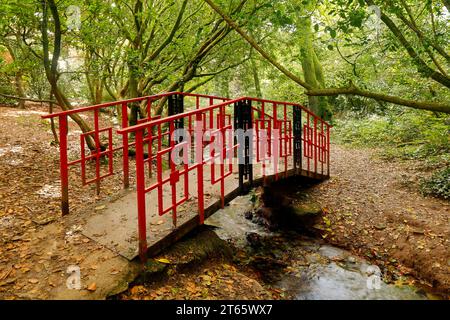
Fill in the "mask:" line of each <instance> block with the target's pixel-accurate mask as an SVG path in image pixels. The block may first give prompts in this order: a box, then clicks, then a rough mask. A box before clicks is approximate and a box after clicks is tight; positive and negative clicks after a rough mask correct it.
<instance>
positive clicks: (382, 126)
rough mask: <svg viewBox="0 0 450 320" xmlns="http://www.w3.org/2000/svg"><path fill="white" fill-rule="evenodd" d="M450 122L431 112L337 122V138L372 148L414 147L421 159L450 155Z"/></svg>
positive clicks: (346, 119)
mask: <svg viewBox="0 0 450 320" xmlns="http://www.w3.org/2000/svg"><path fill="white" fill-rule="evenodd" d="M448 122H449V119H448V118H446V117H439V116H436V115H434V114H433V113H431V112H420V111H407V112H404V113H403V114H398V113H394V112H393V111H391V112H389V113H388V114H387V115H385V116H380V115H371V116H368V117H365V118H361V119H356V120H355V119H354V118H353V119H351V118H348V117H347V118H344V119H341V120H337V126H336V128H335V131H336V135H337V138H338V139H339V140H340V141H342V142H343V143H351V144H355V145H361V146H362V145H364V146H370V147H381V146H384V147H390V146H395V147H400V148H402V147H407V146H412V149H413V150H414V152H411V153H414V154H415V155H416V156H417V157H419V158H420V157H422V158H423V157H426V156H428V155H434V154H442V153H445V152H450V125H449V123H448Z"/></svg>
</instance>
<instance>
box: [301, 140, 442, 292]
mask: <svg viewBox="0 0 450 320" xmlns="http://www.w3.org/2000/svg"><path fill="white" fill-rule="evenodd" d="M331 163H332V172H331V175H332V177H331V179H330V180H329V181H326V182H324V183H323V184H320V185H317V186H314V187H312V189H310V190H309V191H308V193H309V194H310V196H311V197H313V198H315V199H317V200H318V201H320V203H321V204H322V206H323V207H324V208H325V211H326V214H325V215H324V217H323V222H322V228H323V229H324V230H325V232H324V234H323V236H324V237H326V239H328V241H329V242H331V243H332V244H335V245H338V246H342V247H345V248H347V249H350V250H352V251H353V252H355V253H357V254H359V255H361V256H364V257H366V258H369V259H371V260H372V261H374V262H375V263H376V264H378V265H380V266H381V267H382V268H383V270H384V271H385V272H386V274H387V276H391V277H393V278H396V279H397V280H396V281H398V282H401V279H402V277H401V276H402V275H407V274H412V275H413V276H414V277H416V278H418V279H421V280H422V281H423V282H424V283H426V284H428V285H430V286H432V287H433V288H434V289H437V290H438V291H439V292H441V293H446V294H447V295H448V294H450V202H448V201H445V200H439V199H436V198H428V197H424V196H422V195H421V194H420V193H419V188H418V183H419V178H418V176H420V175H421V174H422V173H421V163H420V162H413V161H405V162H394V161H386V160H382V159H380V158H379V157H377V156H376V153H375V152H374V151H373V150H368V149H366V150H361V149H354V148H346V147H342V146H337V145H334V146H333V147H332V154H331Z"/></svg>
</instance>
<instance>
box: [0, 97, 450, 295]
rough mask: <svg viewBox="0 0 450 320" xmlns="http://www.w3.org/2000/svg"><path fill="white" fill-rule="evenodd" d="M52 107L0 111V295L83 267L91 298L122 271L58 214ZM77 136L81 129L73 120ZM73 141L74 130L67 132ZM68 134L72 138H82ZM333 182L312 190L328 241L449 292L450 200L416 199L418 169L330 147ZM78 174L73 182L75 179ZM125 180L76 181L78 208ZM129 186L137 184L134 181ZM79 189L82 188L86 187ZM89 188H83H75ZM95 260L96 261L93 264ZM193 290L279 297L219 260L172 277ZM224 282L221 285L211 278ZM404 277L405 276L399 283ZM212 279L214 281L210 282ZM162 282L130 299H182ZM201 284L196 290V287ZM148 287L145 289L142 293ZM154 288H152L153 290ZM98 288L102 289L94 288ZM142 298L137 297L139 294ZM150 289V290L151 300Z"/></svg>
mask: <svg viewBox="0 0 450 320" xmlns="http://www.w3.org/2000/svg"><path fill="white" fill-rule="evenodd" d="M44 113H46V108H45V107H44V108H42V107H40V106H39V105H31V106H30V107H28V109H27V110H23V111H22V110H18V109H14V108H6V107H1V108H0V132H1V134H0V298H3V299H28V298H31V299H48V298H51V297H54V291H55V290H56V289H57V288H58V287H59V286H60V285H61V284H64V283H65V279H66V278H67V274H66V273H65V271H66V267H67V265H70V264H75V265H80V266H81V268H82V272H83V278H82V280H83V283H86V285H89V286H90V290H85V295H86V298H89V297H90V295H91V296H93V292H95V291H96V289H95V283H94V282H93V281H92V280H91V278H90V275H91V274H92V273H94V272H95V271H96V270H98V269H99V268H100V269H101V268H105V270H104V273H105V274H106V275H107V276H110V277H114V276H118V274H120V273H122V272H125V271H124V270H121V268H122V267H123V264H121V263H119V262H118V261H119V260H117V263H116V264H115V265H114V264H112V265H111V264H106V265H105V264H104V262H105V261H106V260H108V259H109V260H111V259H113V258H114V256H116V254H113V253H112V252H111V251H109V250H107V249H105V248H104V247H102V246H100V245H98V244H97V243H94V242H93V241H92V240H90V239H88V238H86V237H84V236H83V235H81V234H80V233H79V232H78V231H77V225H79V223H80V221H77V215H76V214H74V215H70V217H69V218H64V219H63V218H61V217H60V208H59V205H60V202H59V187H58V180H59V173H58V171H59V169H58V149H57V147H55V146H51V145H50V141H52V134H51V131H50V127H49V124H48V122H46V121H43V120H41V119H40V116H41V115H42V114H44ZM71 126H73V127H72V132H75V131H74V130H76V127H75V125H74V124H73V123H72V124H71ZM69 138H71V137H70V133H69ZM72 138H74V139H76V138H77V137H76V135H74V136H73V137H72ZM331 159H332V162H331V163H332V168H331V170H332V171H331V172H332V177H331V179H330V180H328V181H326V182H324V183H322V184H319V185H316V186H313V187H311V188H309V189H307V190H306V191H305V192H307V193H308V194H309V195H310V197H312V198H314V199H315V200H317V201H319V202H320V203H321V205H322V207H323V208H324V212H325V214H324V216H323V218H322V229H323V237H324V238H325V240H326V241H329V242H330V243H332V244H334V245H337V246H340V247H344V248H346V249H349V250H350V251H352V252H354V253H356V254H358V255H360V256H363V257H365V258H367V259H369V260H371V261H373V262H374V263H376V264H377V265H379V266H380V267H382V270H383V271H385V272H386V276H387V277H389V276H390V275H392V274H393V273H400V274H401V275H408V274H411V275H413V276H414V277H415V278H417V279H420V280H421V281H423V282H424V283H428V284H429V285H430V286H432V287H433V288H435V289H437V290H438V291H439V292H440V293H446V294H447V295H448V294H449V293H450V291H449V290H450V254H449V253H450V252H449V247H450V246H449V244H450V243H449V241H450V223H449V218H450V215H449V214H450V202H448V201H443V200H438V199H435V198H427V197H423V196H422V195H421V194H420V193H418V191H417V190H418V188H417V184H418V180H419V178H418V177H419V176H420V175H421V174H422V173H421V166H420V163H416V162H412V161H408V162H400V161H398V162H394V161H385V160H382V159H381V158H379V157H378V156H377V155H376V152H375V151H374V150H367V149H353V148H347V147H342V146H339V145H333V146H332V154H331ZM71 175H74V176H73V177H72V178H73V179H71V180H76V179H74V178H75V176H76V175H77V173H76V172H72V173H71ZM120 179H121V177H120V175H114V176H113V177H111V178H110V179H106V180H105V181H104V183H103V182H102V193H101V195H100V196H95V192H94V187H93V186H90V187H84V188H83V187H82V186H81V185H80V184H73V185H71V206H72V208H73V209H74V212H75V211H79V210H83V208H86V207H87V206H92V205H95V203H96V202H97V201H103V200H105V199H107V198H108V197H110V196H114V195H117V194H118V193H119V192H120V190H121V180H120ZM131 183H133V182H131ZM82 188H83V189H82ZM81 190H84V192H79V191H81ZM94 257H96V258H98V259H97V260H95V259H94ZM171 279H172V280H171V281H172V282H173V283H177V282H179V283H180V284H182V285H183V287H187V288H191V290H190V291H189V290H188V292H187V294H189V297H194V298H199V299H201V298H204V294H205V290H204V289H208V290H209V291H208V292H209V294H208V297H209V298H217V299H232V298H243V297H248V298H250V299H260V298H268V297H270V298H280V297H281V296H280V295H279V292H273V291H270V290H267V288H264V287H262V286H261V285H260V284H258V282H257V280H258V279H256V278H255V277H252V276H251V273H247V272H245V270H243V271H240V270H237V269H236V268H235V266H233V265H230V264H229V263H228V262H224V261H222V260H221V259H216V260H213V261H209V262H208V263H206V264H204V265H200V266H198V268H197V269H195V270H189V271H186V272H183V273H180V274H177V275H174V276H173V277H171ZM216 279H221V280H223V281H220V282H215V281H214V280H216ZM396 279H397V281H399V280H398V279H400V280H401V277H400V278H398V277H397V278H396ZM211 281H212V284H211ZM170 284H171V282H169V283H165V282H160V283H156V284H154V285H153V287H152V290H148V289H145V288H143V287H139V286H138V287H137V288H136V289H134V291H133V289H131V291H130V293H131V296H127V298H130V299H133V298H149V299H161V298H164V299H166V298H171V297H172V298H174V297H178V298H184V297H186V296H181V295H182V294H184V293H183V292H184V291H183V292H180V291H177V290H172V287H170ZM193 284H195V285H193ZM144 290H145V292H144ZM147 290H148V291H147ZM97 291H99V289H97ZM133 293H136V297H133ZM146 293H148V294H146Z"/></svg>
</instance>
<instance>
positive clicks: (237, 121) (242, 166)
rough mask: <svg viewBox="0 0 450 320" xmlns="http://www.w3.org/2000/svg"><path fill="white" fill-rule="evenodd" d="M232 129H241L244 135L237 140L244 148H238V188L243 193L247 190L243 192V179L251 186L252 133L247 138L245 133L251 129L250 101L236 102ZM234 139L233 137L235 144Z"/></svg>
mask: <svg viewBox="0 0 450 320" xmlns="http://www.w3.org/2000/svg"><path fill="white" fill-rule="evenodd" d="M234 128H235V130H237V129H241V130H242V131H241V132H242V133H243V134H244V135H245V136H244V137H240V139H239V143H243V144H244V146H243V147H242V146H240V147H239V148H238V160H239V188H240V190H241V192H242V193H245V192H246V191H248V190H244V179H245V180H248V181H249V182H250V186H251V185H253V164H252V161H251V157H252V156H253V147H252V144H253V132H251V135H250V136H247V131H248V130H251V129H252V128H253V122H252V103H251V101H250V100H244V101H238V102H237V103H235V104H234ZM242 138H244V139H242ZM236 139H237V138H236V137H235V143H236V141H237V140H236ZM242 160H243V161H242Z"/></svg>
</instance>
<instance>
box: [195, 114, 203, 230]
mask: <svg viewBox="0 0 450 320" xmlns="http://www.w3.org/2000/svg"><path fill="white" fill-rule="evenodd" d="M195 122H196V123H195V148H196V150H195V157H196V159H195V162H196V165H197V191H198V196H197V198H198V199H197V200H198V213H199V221H200V224H203V222H204V220H205V198H204V193H203V129H204V128H203V116H202V114H201V113H197V114H196V115H195ZM198 126H201V127H198Z"/></svg>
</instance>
